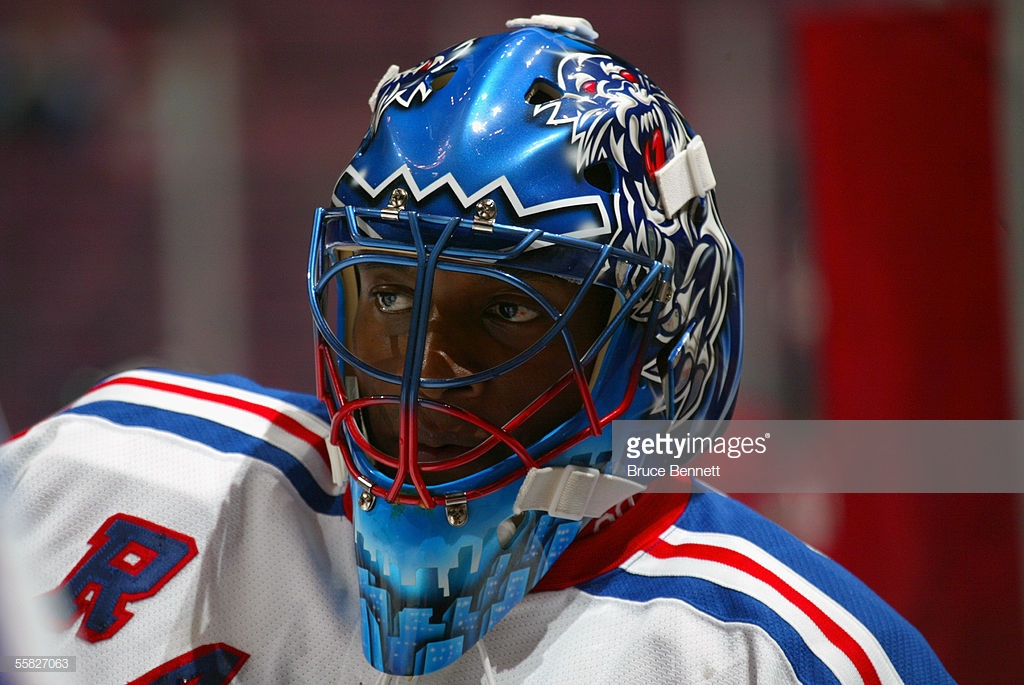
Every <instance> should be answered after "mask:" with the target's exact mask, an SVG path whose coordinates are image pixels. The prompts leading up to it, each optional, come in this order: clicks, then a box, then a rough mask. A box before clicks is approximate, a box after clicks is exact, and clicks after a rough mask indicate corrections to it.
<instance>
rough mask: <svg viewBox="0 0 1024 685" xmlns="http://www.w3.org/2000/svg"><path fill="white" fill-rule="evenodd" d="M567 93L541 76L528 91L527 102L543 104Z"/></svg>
mask: <svg viewBox="0 0 1024 685" xmlns="http://www.w3.org/2000/svg"><path fill="white" fill-rule="evenodd" d="M563 95H565V93H563V92H562V90H561V89H559V88H558V87H557V86H555V85H554V84H553V83H551V82H550V81H547V80H545V79H542V78H539V79H537V80H536V81H534V82H533V84H532V85H531V86H530V89H529V90H528V91H526V98H525V99H526V102H527V103H529V104H531V105H543V104H544V103H545V102H551V101H552V100H557V99H558V98H560V97H562V96H563Z"/></svg>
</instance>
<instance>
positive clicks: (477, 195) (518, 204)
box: [334, 164, 612, 238]
mask: <svg viewBox="0 0 1024 685" xmlns="http://www.w3.org/2000/svg"><path fill="white" fill-rule="evenodd" d="M342 176H349V177H351V178H352V179H354V180H355V181H356V182H357V183H358V184H359V186H360V187H361V188H362V189H363V190H364V191H366V192H367V193H368V194H369V195H370V197H373V198H376V197H378V196H379V195H380V193H381V192H382V191H383V190H384V188H386V187H388V186H389V185H391V184H392V183H393V182H394V181H395V180H396V179H398V178H402V179H403V180H404V181H405V184H406V186H407V187H408V190H409V192H410V193H411V194H412V196H413V198H414V199H416V200H417V201H419V200H422V199H423V198H425V197H427V196H429V195H430V194H432V193H434V192H436V191H437V190H438V189H440V188H444V187H448V188H449V189H450V190H451V191H452V193H453V194H454V195H455V197H456V198H458V200H459V202H460V203H461V204H462V206H463V207H467V208H468V207H470V206H471V205H472V204H473V203H475V202H477V201H478V200H480V199H481V198H483V197H484V196H486V195H487V194H488V193H490V192H492V191H494V190H495V189H500V190H501V191H502V192H503V193H504V194H505V197H506V198H508V201H509V202H510V203H511V204H512V206H513V207H514V208H515V211H516V213H517V214H518V215H519V216H521V217H523V216H530V215H531V214H539V213H541V212H549V211H552V210H557V209H567V208H571V207H585V206H587V205H593V206H594V207H595V208H596V209H597V212H598V214H599V215H600V216H601V225H600V226H595V227H592V228H587V229H582V230H579V231H572V232H570V233H566V234H565V235H566V236H569V237H573V238H590V237H594V236H600V235H608V234H610V233H611V232H612V226H611V221H610V219H609V217H608V212H607V211H606V209H605V206H604V204H603V203H602V202H601V198H600V196H598V195H583V196H579V197H572V198H564V199H561V200H554V201H552V202H542V203H540V204H536V205H532V206H529V207H527V206H526V205H524V204H523V202H522V200H520V199H519V195H518V194H517V193H516V191H515V189H514V188H513V187H512V184H511V183H510V182H509V180H508V178H507V177H506V176H505V175H504V174H502V175H501V176H499V177H498V178H496V179H494V180H493V181H491V182H490V183H488V184H487V185H485V186H482V187H481V188H480V189H479V190H477V191H476V192H474V193H472V194H470V193H467V192H466V191H465V190H464V189H463V188H462V185H461V184H460V183H459V182H458V181H457V180H456V179H455V177H454V176H453V175H452V174H451V172H449V173H447V174H445V175H444V176H441V177H440V178H438V179H437V180H436V181H434V182H432V183H430V184H429V185H427V186H425V187H423V188H421V187H420V186H419V184H418V183H417V182H416V179H415V178H413V175H412V172H411V171H410V170H409V166H408V165H406V164H403V165H402V166H401V167H399V168H398V169H396V170H395V171H394V172H392V173H391V175H390V176H388V177H387V178H385V179H384V180H383V181H381V182H380V183H379V184H377V185H376V186H374V185H372V184H370V182H369V181H367V180H366V177H365V176H364V175H363V174H361V173H360V172H359V170H358V169H356V168H355V167H353V166H352V165H349V167H348V168H347V169H345V173H344V174H342ZM334 204H335V206H341V204H342V203H341V201H340V200H339V199H338V197H337V196H335V197H334Z"/></svg>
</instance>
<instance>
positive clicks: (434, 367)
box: [352, 264, 612, 482]
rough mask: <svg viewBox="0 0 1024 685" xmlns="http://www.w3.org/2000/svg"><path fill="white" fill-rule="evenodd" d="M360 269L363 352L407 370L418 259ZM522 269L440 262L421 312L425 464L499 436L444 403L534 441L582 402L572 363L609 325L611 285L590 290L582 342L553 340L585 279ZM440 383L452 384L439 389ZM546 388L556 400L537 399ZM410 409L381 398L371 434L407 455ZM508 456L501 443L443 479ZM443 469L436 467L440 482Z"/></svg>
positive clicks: (371, 360)
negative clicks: (404, 433) (495, 272)
mask: <svg viewBox="0 0 1024 685" xmlns="http://www.w3.org/2000/svg"><path fill="white" fill-rule="evenodd" d="M357 271H358V276H357V280H358V288H357V290H358V294H357V298H358V300H357V305H356V312H355V317H354V321H353V326H352V351H353V352H354V353H355V355H356V356H357V357H359V358H360V359H361V360H363V361H364V362H366V363H368V364H369V365H370V366H372V367H374V368H376V369H380V370H381V371H383V372H385V373H389V374H395V375H402V374H403V370H404V369H405V368H406V363H407V355H408V354H409V344H410V343H409V340H410V329H411V327H413V326H414V324H413V318H414V310H416V308H417V302H418V301H417V299H416V269H415V268H414V267H407V266H395V265H387V264H361V265H359V267H358V269H357ZM514 277H515V278H516V279H522V282H525V284H526V286H527V287H526V288H525V289H524V288H523V287H521V286H517V285H515V284H514V283H510V282H507V281H505V280H502V279H499V278H494V277H489V276H484V275H481V274H477V273H463V272H459V271H453V270H445V269H438V270H437V271H436V272H435V275H434V282H433V288H432V290H431V294H430V299H429V301H428V302H427V303H425V304H424V305H422V306H421V313H420V314H419V316H420V317H421V318H423V317H425V318H426V327H425V336H423V338H422V343H421V344H422V362H421V372H420V374H421V378H422V379H423V381H421V382H422V383H423V385H421V387H420V390H419V397H420V399H421V401H420V403H419V405H420V407H419V410H418V416H417V421H416V423H417V428H416V435H417V438H416V440H417V445H416V452H417V461H418V462H419V463H420V464H421V465H424V464H431V463H434V464H440V463H443V462H446V461H450V460H452V459H456V458H457V457H459V456H461V455H463V454H465V453H466V452H468V451H470V450H472V449H473V448H475V447H477V446H478V445H480V444H481V443H483V442H485V441H486V440H487V439H488V438H490V437H491V432H489V431H488V430H487V429H486V428H484V427H482V426H481V425H475V424H474V423H473V422H471V421H468V420H466V418H465V415H464V414H462V415H461V416H460V413H459V412H454V413H446V412H445V411H443V410H441V409H440V407H441V406H442V405H443V406H450V407H455V408H457V409H458V410H460V411H461V412H468V413H470V414H473V415H475V416H476V417H479V418H480V419H482V420H483V422H485V423H486V424H490V425H491V426H496V427H499V428H504V429H506V430H507V431H508V432H509V433H510V434H511V435H512V436H513V437H514V438H515V439H516V440H518V441H519V442H520V443H522V444H523V445H525V446H529V445H530V444H531V443H533V442H535V441H536V440H538V439H539V438H541V437H543V436H544V435H545V434H547V433H548V432H549V431H550V430H551V429H552V428H554V427H555V426H557V425H559V424H560V423H562V422H563V421H565V420H567V419H568V418H570V417H571V416H572V415H574V414H575V413H576V412H577V411H579V409H580V407H581V395H580V390H579V388H578V386H577V380H578V379H577V378H576V377H575V376H574V375H573V373H572V372H573V368H574V363H573V362H574V357H575V358H576V359H579V358H581V357H582V355H583V354H585V353H586V351H587V350H588V349H589V348H590V347H591V345H592V344H593V342H594V340H595V339H596V338H597V336H598V335H599V334H600V332H601V330H602V329H603V327H604V325H605V324H606V323H607V321H608V315H609V307H610V302H611V299H612V297H611V294H610V292H603V293H602V292H599V291H602V290H604V289H602V288H593V289H592V290H593V291H594V292H590V293H587V294H586V296H585V297H584V298H583V299H582V300H581V302H580V303H579V306H578V308H577V309H576V311H575V312H574V313H573V314H572V316H571V317H570V318H569V319H568V321H567V323H566V324H565V330H566V331H567V332H568V337H569V339H570V340H571V344H567V341H566V336H565V335H564V334H562V333H557V334H555V335H554V336H553V337H552V338H551V339H550V341H546V342H545V341H544V337H545V335H548V334H550V332H551V331H552V328H553V326H555V324H556V322H557V321H558V320H559V319H560V318H562V313H563V312H565V311H566V309H567V308H568V307H570V304H571V303H572V302H573V299H574V298H575V297H576V296H577V293H578V287H577V286H576V285H575V284H573V283H570V282H569V281H566V280H563V279H559V278H556V277H553V276H547V275H542V274H529V273H526V272H522V273H516V274H514ZM531 291H532V292H531ZM575 366H576V370H577V372H579V371H583V373H587V372H589V369H582V368H581V365H580V364H578V363H577V364H576V365H575ZM503 369H504V370H503ZM488 372H492V373H488ZM474 377H475V378H474ZM357 378H358V381H359V388H360V395H362V396H363V397H369V396H395V395H397V394H398V393H399V389H398V387H397V386H396V385H395V384H393V383H388V382H385V381H382V380H380V379H377V378H374V377H372V376H370V375H369V374H366V373H359V374H357ZM464 379H468V380H464ZM559 381H562V382H561V384H560V385H559V383H558V382H559ZM431 382H444V383H445V385H444V387H437V383H434V386H433V387H431ZM424 386H426V387H424ZM545 393H546V395H545ZM541 395H545V397H544V400H545V401H542V402H535V400H537V399H538V397H540V396H541ZM401 411H402V410H401V409H400V407H399V405H398V404H397V403H391V404H375V405H372V406H370V407H368V408H367V409H366V410H365V415H364V419H365V424H366V429H367V433H368V437H369V439H370V441H371V443H372V444H373V445H374V446H375V447H376V448H377V449H379V450H381V451H383V452H384V453H385V454H387V455H389V456H392V457H395V458H397V457H398V453H399V436H400V435H401V430H400V428H401V420H400V412H401ZM508 454H509V449H508V448H507V447H505V446H503V445H500V444H499V445H497V446H496V447H494V448H492V449H490V450H488V451H487V452H486V453H485V454H483V455H481V456H480V457H479V458H478V459H476V460H474V461H472V462H470V463H468V464H463V465H460V466H458V467H457V468H456V469H454V470H448V471H446V472H445V473H444V476H443V479H444V480H448V479H450V478H453V477H461V476H462V475H467V474H468V473H472V472H475V471H476V470H478V469H481V468H484V467H486V466H488V465H490V464H492V463H494V462H496V461H497V460H499V459H501V458H503V457H505V456H507V455H508ZM438 478H440V476H436V477H434V478H430V477H429V476H428V482H429V481H435V480H437V479H438Z"/></svg>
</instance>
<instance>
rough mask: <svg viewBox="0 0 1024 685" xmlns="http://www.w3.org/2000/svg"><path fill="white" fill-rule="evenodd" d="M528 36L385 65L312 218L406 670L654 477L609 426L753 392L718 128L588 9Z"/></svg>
mask: <svg viewBox="0 0 1024 685" xmlns="http://www.w3.org/2000/svg"><path fill="white" fill-rule="evenodd" d="M509 28H510V31H509V32H507V33H502V34H498V35H494V36H488V37H484V38H478V39H474V40H469V41H466V42H464V43H462V44H460V45H457V46H454V47H452V48H450V49H448V50H445V51H443V52H441V53H440V54H438V55H437V56H435V57H433V58H431V59H429V60H427V61H425V62H423V63H422V64H420V65H419V66H417V67H415V68H413V69H409V70H407V71H401V72H400V71H398V69H397V68H394V67H393V68H392V70H390V71H389V72H388V73H387V74H386V75H385V77H384V79H383V80H382V81H381V83H380V85H379V86H378V88H377V90H376V91H375V92H374V94H373V96H372V98H371V100H370V105H371V109H372V111H373V116H372V121H371V125H370V129H369V131H368V132H367V134H366V137H365V139H364V140H363V142H362V144H361V146H360V147H359V149H358V151H357V152H356V155H355V157H354V158H353V159H352V161H351V163H350V164H349V165H348V167H347V168H346V169H345V170H344V172H343V173H342V175H341V177H340V179H339V180H338V183H337V186H336V188H335V191H334V197H333V202H332V207H330V208H326V209H321V210H318V211H317V214H316V218H315V221H314V226H313V241H312V248H311V252H310V262H309V295H310V300H311V303H312V307H313V315H314V320H315V324H316V331H317V341H318V342H317V371H318V380H319V392H320V395H321V398H322V399H323V400H324V402H325V403H326V404H327V406H328V408H329V410H330V412H331V414H332V417H333V421H332V427H331V436H330V440H331V443H332V449H331V452H332V460H333V463H332V469H333V472H334V474H335V478H336V480H338V481H339V482H344V481H345V480H346V479H347V482H348V485H349V492H350V495H349V496H351V497H352V502H353V507H352V509H353V523H354V527H355V536H356V540H355V544H356V546H357V558H358V563H359V579H360V592H361V599H362V602H361V604H362V613H363V616H362V618H363V644H364V651H365V654H366V657H367V659H368V660H369V661H370V663H371V664H373V665H374V666H375V667H376V668H377V669H379V670H381V671H384V672H387V673H391V674H397V675H416V674H423V673H429V672H432V671H436V670H438V669H440V668H443V667H444V666H446V665H448V664H450V663H452V662H453V661H454V660H456V659H458V658H459V656H461V655H462V654H463V653H464V652H465V651H467V650H468V649H469V648H471V647H472V646H473V645H474V644H475V643H476V642H477V641H478V640H479V639H480V638H481V637H482V636H483V635H484V634H486V633H487V631H488V630H490V628H491V627H493V626H494V625H495V624H496V623H497V622H498V621H499V620H500V619H501V618H502V617H503V616H504V615H505V614H506V613H507V612H508V611H509V610H510V609H511V608H512V607H513V606H515V604H516V603H517V602H518V601H519V600H520V599H522V598H523V596H524V595H525V594H526V593H527V592H529V591H530V589H531V588H533V587H534V586H535V585H536V584H537V582H538V580H540V578H541V577H542V576H543V575H544V574H545V573H546V572H547V570H548V569H549V568H550V567H551V565H552V563H554V562H555V560H556V559H557V558H558V557H559V555H560V554H561V553H562V552H563V551H564V550H565V548H566V547H567V546H568V545H569V544H570V543H571V542H572V540H573V539H574V537H575V536H576V535H577V533H578V532H579V530H580V527H581V525H582V524H583V523H585V522H586V521H587V520H589V519H591V518H593V517H597V516H600V515H601V514H603V513H604V512H605V511H607V510H608V509H610V508H611V507H614V506H615V505H617V504H618V503H620V502H622V501H624V500H626V499H628V498H629V497H630V496H632V495H634V494H636V493H637V492H638V491H639V490H640V489H641V486H638V485H637V484H634V483H632V482H630V481H628V480H624V479H621V478H618V477H615V476H612V475H608V474H605V473H604V470H605V469H606V466H607V463H608V461H609V459H610V457H611V422H612V421H613V420H614V419H619V418H626V419H640V418H659V419H670V420H686V419H705V420H710V421H720V420H725V419H727V418H728V416H729V415H730V414H731V411H732V407H733V404H734V402H735V395H736V388H737V384H738V379H739V368H740V356H741V349H740V348H741V321H742V310H741V280H742V267H741V261H740V256H739V253H738V251H737V250H736V248H735V246H734V245H733V244H732V242H731V241H730V239H729V237H728V236H727V235H726V233H725V232H724V230H723V229H722V227H721V224H720V222H719V219H718V212H717V209H716V207H715V201H714V194H713V192H712V188H713V186H714V178H713V176H712V174H711V170H710V167H709V165H708V163H707V156H706V154H705V152H704V147H703V144H702V142H701V140H700V138H699V137H697V136H695V135H694V133H693V132H692V131H691V130H690V128H689V126H688V125H687V123H686V122H685V121H684V120H683V118H682V116H681V115H680V114H679V112H678V111H677V110H676V108H675V106H674V105H673V104H672V103H671V102H670V101H669V100H668V98H667V97H666V96H665V95H664V93H662V91H661V90H660V89H659V88H658V87H657V86H655V85H654V84H652V83H651V82H650V80H649V79H648V78H647V77H646V76H645V75H644V74H643V73H642V72H640V71H639V70H637V69H636V68H635V67H633V66H632V65H630V64H629V63H627V62H625V61H623V60H621V59H619V58H618V57H616V56H614V55H611V54H609V53H607V52H605V51H603V50H601V49H600V48H598V47H597V46H595V45H594V43H593V42H592V41H593V39H594V38H596V34H595V33H594V32H593V30H592V29H591V28H590V25H589V24H587V23H586V22H585V21H583V20H579V19H566V18H560V17H551V16H546V15H542V16H539V17H534V18H533V19H529V20H515V21H512V22H509Z"/></svg>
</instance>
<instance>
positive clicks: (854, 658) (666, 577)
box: [577, 490, 953, 683]
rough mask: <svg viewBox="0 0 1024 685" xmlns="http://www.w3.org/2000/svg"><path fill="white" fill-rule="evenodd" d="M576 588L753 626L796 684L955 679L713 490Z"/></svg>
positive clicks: (773, 528)
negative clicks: (677, 605) (674, 605)
mask: <svg viewBox="0 0 1024 685" xmlns="http://www.w3.org/2000/svg"><path fill="white" fill-rule="evenodd" d="M645 505H646V506H650V505H651V503H650V502H647V503H646V504H645ZM622 523H625V521H622ZM612 527H614V526H612ZM577 587H578V588H579V589H580V590H582V591H584V592H587V593H591V594H595V595H599V596H605V597H614V598H617V599H621V600H627V601H631V602H653V601H658V600H668V601H678V602H681V603H682V604H685V605H687V607H689V608H690V610H696V611H699V612H701V613H704V614H706V615H709V616H711V617H714V618H716V619H718V620H719V621H722V622H724V623H725V624H727V625H735V626H737V627H739V626H741V625H742V626H745V627H746V626H756V627H757V628H759V629H760V630H763V631H764V632H765V633H767V634H768V635H770V636H771V638H772V639H773V640H774V641H775V642H776V643H777V644H778V645H779V647H780V649H781V650H782V651H783V652H784V653H785V655H786V658H787V659H788V660H789V662H790V664H791V665H792V667H793V669H794V671H795V672H796V675H797V677H798V678H799V680H800V681H801V682H821V683H827V682H858V681H862V682H865V683H872V682H873V683H901V682H907V683H911V682H915V683H916V682H921V683H951V682H953V681H952V679H951V678H950V676H949V675H948V673H946V671H945V669H944V668H943V667H942V665H941V663H940V662H939V661H938V659H937V657H936V656H935V655H934V653H933V652H932V650H931V648H930V647H929V646H928V644H927V642H926V641H925V640H924V638H923V637H922V636H921V635H920V633H919V632H918V631H917V630H916V629H915V628H913V627H912V626H911V625H910V624H909V623H908V622H907V621H906V620H905V619H903V618H902V617H901V616H900V615H899V614H897V613H896V612H895V610H893V609H892V608H891V607H890V606H888V605H887V604H886V603H885V602H884V601H883V600H882V599H881V598H879V597H878V596H877V595H876V594H875V593H874V592H873V591H872V590H870V589H869V588H868V587H867V586H866V585H865V584H864V583H863V582H861V581H860V580H859V579H857V578H856V577H855V576H853V575H852V574H851V573H849V572H848V571H847V570H846V569H844V568H843V567H841V566H840V565H839V564H837V563H835V562H834V561H832V560H831V559H829V558H827V557H826V556H824V555H822V554H821V553H820V552H818V551H816V550H814V549H813V548H811V547H809V546H808V545H806V544H805V543H804V542H802V541H801V540H799V539H797V538H796V537H795V536H793V535H792V534H790V533H789V532H787V531H786V530H784V529H783V528H781V527H780V526H778V525H776V524H775V523H773V522H771V521H769V520H768V519H766V518H764V517H763V516H761V515H760V514H758V513H757V512H755V511H753V510H752V509H750V508H748V507H747V506H746V505H744V504H742V503H740V502H738V501H736V500H733V499H731V498H729V497H727V496H724V495H721V494H719V493H715V492H710V491H705V490H699V491H696V492H694V493H692V494H691V495H690V497H689V500H688V502H687V503H686V506H685V509H684V511H683V513H682V515H681V516H679V517H678V518H677V519H676V520H675V521H674V522H672V523H671V524H670V525H668V526H667V527H664V526H663V527H662V529H661V530H660V532H659V533H658V534H657V535H651V536H650V537H649V538H648V541H647V542H646V543H645V544H644V545H643V547H642V548H640V549H637V550H634V551H632V553H631V554H630V555H629V556H628V557H627V558H625V559H624V560H622V561H621V563H619V564H618V565H617V566H616V567H615V568H613V569H611V570H609V571H607V572H605V573H603V574H601V575H599V576H597V577H594V578H592V579H590V580H588V581H585V582H583V583H581V584H579V585H578V586H577Z"/></svg>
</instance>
